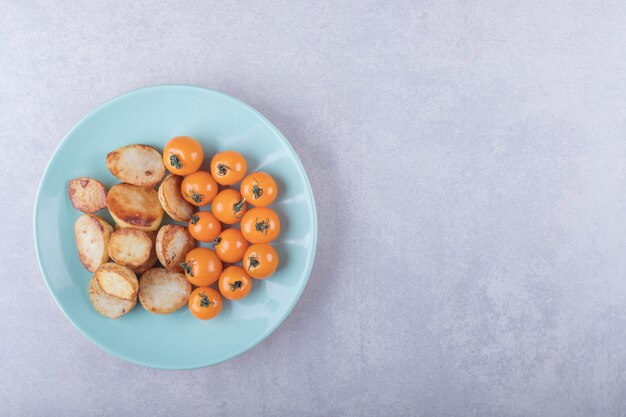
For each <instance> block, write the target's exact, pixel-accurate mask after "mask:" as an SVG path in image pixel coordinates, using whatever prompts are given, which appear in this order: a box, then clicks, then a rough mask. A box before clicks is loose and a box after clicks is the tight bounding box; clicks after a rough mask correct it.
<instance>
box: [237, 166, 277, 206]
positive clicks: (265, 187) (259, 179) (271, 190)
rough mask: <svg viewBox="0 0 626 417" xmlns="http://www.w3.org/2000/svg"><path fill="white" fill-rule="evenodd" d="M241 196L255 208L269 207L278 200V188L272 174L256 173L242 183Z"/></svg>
mask: <svg viewBox="0 0 626 417" xmlns="http://www.w3.org/2000/svg"><path fill="white" fill-rule="evenodd" d="M240 190H241V196H242V197H243V198H245V199H246V201H247V202H248V203H250V204H252V205H253V206H255V207H265V206H269V205H270V204H272V203H273V202H274V200H276V195H277V194H278V186H277V185H276V181H274V178H272V176H271V175H270V174H267V173H265V172H255V173H252V174H250V175H248V176H247V177H246V178H244V179H243V181H241V187H240Z"/></svg>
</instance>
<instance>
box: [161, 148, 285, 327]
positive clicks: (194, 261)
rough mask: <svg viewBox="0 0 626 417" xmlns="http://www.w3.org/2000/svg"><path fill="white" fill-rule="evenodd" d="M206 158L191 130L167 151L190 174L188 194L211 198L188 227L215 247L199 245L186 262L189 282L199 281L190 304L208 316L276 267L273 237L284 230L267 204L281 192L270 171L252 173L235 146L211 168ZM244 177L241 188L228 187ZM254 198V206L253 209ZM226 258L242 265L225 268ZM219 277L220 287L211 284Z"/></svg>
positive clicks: (174, 169) (174, 166) (184, 189)
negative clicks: (204, 166) (207, 208)
mask: <svg viewBox="0 0 626 417" xmlns="http://www.w3.org/2000/svg"><path fill="white" fill-rule="evenodd" d="M203 159H204V152H203V150H202V146H201V144H200V143H199V142H198V141H197V140H195V139H193V138H191V137H189V136H178V137H175V138H173V139H172V140H170V141H169V142H168V143H167V145H166V146H165V149H164V151H163V163H164V164H165V166H166V168H167V169H168V170H169V171H170V172H171V173H172V174H175V175H180V176H184V179H183V181H182V183H181V193H182V196H183V198H184V199H185V200H187V201H188V202H189V203H191V204H193V205H194V206H196V207H204V206H207V205H209V204H211V211H197V212H196V213H195V214H194V215H193V216H192V218H191V220H190V222H189V225H188V227H189V232H190V234H191V235H192V236H193V237H194V238H195V239H196V240H198V241H200V242H208V243H210V244H211V245H212V247H213V250H211V249H209V248H205V247H197V248H194V249H192V250H191V251H190V252H189V253H187V255H186V257H185V262H183V263H182V264H181V266H182V267H183V269H184V271H185V276H186V277H187V279H188V280H189V282H191V283H192V284H193V285H195V286H197V288H196V289H195V290H194V291H193V292H192V293H191V296H190V297H189V310H190V311H191V313H192V314H193V315H194V316H196V317H197V318H199V319H202V320H208V319H212V318H213V317H215V316H217V315H218V314H219V312H220V311H221V309H222V297H224V298H226V299H229V300H240V299H242V298H244V297H246V296H247V295H248V294H249V293H250V290H251V289H252V282H253V279H265V278H267V277H269V276H270V275H272V274H273V273H274V271H276V268H277V267H278V253H277V252H276V250H275V249H274V248H273V247H272V246H271V245H270V244H269V242H271V241H273V240H274V239H276V237H277V236H278V234H279V233H280V219H279V218H278V215H277V214H276V212H275V211H274V210H272V209H271V208H268V207H267V206H268V205H270V204H272V202H274V200H275V199H276V196H277V193H278V187H277V186H276V182H275V181H274V179H273V178H272V177H271V176H270V175H269V174H267V173H264V172H254V173H252V174H249V175H247V176H246V173H247V164H246V160H245V158H244V157H243V156H242V155H241V154H239V153H237V152H235V151H225V152H219V153H217V154H215V155H214V156H213V158H212V159H211V164H210V172H207V171H200V170H199V169H200V166H201V165H202V162H203ZM239 182H241V185H240V186H239V187H238V188H228V187H232V186H234V185H235V184H237V183H239ZM220 186H222V189H221V191H220ZM224 187H226V188H224ZM248 204H249V205H251V206H253V207H252V208H250V209H248ZM238 224H239V225H240V227H239V228H236V227H234V226H236V225H238ZM229 226H230V227H229ZM227 227H228V228H227ZM222 262H224V263H227V264H236V263H239V262H241V263H242V266H238V265H231V266H228V267H226V268H224V267H223V265H222ZM215 282H217V283H218V284H217V288H218V290H219V291H217V290H215V289H213V288H210V287H209V285H212V284H214V283H215Z"/></svg>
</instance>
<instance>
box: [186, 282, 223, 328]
mask: <svg viewBox="0 0 626 417" xmlns="http://www.w3.org/2000/svg"><path fill="white" fill-rule="evenodd" d="M189 311H191V314H193V315H194V316H196V317H197V318H199V319H200V320H210V319H212V318H213V317H215V316H217V315H218V314H220V311H222V296H221V295H220V293H219V292H217V291H215V290H214V289H213V288H209V287H198V288H196V289H195V290H193V291H192V293H191V295H190V296H189Z"/></svg>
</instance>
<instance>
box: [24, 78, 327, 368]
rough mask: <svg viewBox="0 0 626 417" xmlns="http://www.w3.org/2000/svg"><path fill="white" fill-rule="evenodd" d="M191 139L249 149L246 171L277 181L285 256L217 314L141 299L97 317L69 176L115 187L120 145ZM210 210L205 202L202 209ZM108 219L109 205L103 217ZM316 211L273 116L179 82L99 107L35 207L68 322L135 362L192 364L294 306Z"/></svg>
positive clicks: (39, 236) (249, 339)
mask: <svg viewBox="0 0 626 417" xmlns="http://www.w3.org/2000/svg"><path fill="white" fill-rule="evenodd" d="M178 135H189V136H193V137H195V138H196V139H198V140H199V141H200V142H201V143H202V144H203V147H204V152H205V155H206V159H207V161H205V164H204V165H203V168H204V169H207V162H208V160H210V157H211V155H212V154H214V153H215V152H217V151H222V150H227V149H233V150H236V151H238V152H240V153H241V154H243V155H244V156H245V157H246V159H247V162H248V172H253V171H259V170H262V171H266V172H268V173H269V174H271V175H272V176H273V177H274V178H275V179H276V182H277V184H278V187H279V196H278V198H277V199H276V201H275V202H274V204H272V206H271V207H272V208H273V209H274V210H276V211H277V213H278V214H279V216H280V219H281V226H282V228H281V235H280V237H279V238H278V239H277V240H276V241H275V242H273V244H274V247H275V248H276V249H277V250H278V252H279V255H280V261H281V263H280V265H279V267H278V270H277V271H276V273H275V274H274V275H273V276H272V277H270V278H269V279H266V280H255V281H254V286H253V288H252V292H251V293H250V295H249V296H248V297H247V298H245V299H244V300H241V301H232V302H231V301H228V300H225V302H224V308H223V309H222V312H221V313H220V315H219V316H218V317H217V318H215V319H213V320H209V321H200V320H196V319H195V318H194V317H193V316H192V315H191V314H190V313H189V311H188V309H187V308H182V309H180V310H178V311H176V312H174V313H172V314H169V315H163V316H158V315H154V314H151V313H149V312H147V311H146V310H144V309H143V308H142V307H141V305H140V304H139V303H137V307H135V309H134V310H133V311H131V312H130V313H129V314H127V315H125V316H123V317H121V318H119V319H117V320H110V319H108V318H106V317H103V316H101V315H100V314H98V313H96V311H95V310H94V309H93V307H92V306H91V303H90V302H89V296H88V292H87V288H88V283H89V280H90V278H91V274H90V273H89V272H88V271H86V270H85V268H83V266H82V265H81V263H80V261H79V260H78V255H77V253H76V245H75V243H74V236H73V224H74V221H75V220H76V219H77V218H78V216H79V215H80V214H81V213H79V212H78V211H76V210H74V209H73V208H72V206H71V204H70V202H69V200H68V196H67V182H68V181H69V180H70V179H73V178H76V177H80V176H86V177H93V178H97V179H99V180H100V181H102V182H103V183H104V185H105V186H107V188H108V187H110V186H112V185H113V184H116V183H118V182H119V180H117V179H116V178H115V177H113V176H112V175H111V173H110V172H109V171H108V170H107V168H106V164H105V156H106V154H107V153H108V152H110V151H112V150H113V149H116V148H118V147H120V146H124V145H129V144H132V143H142V144H148V145H152V146H154V147H156V148H157V149H159V150H162V149H163V147H164V145H165V143H166V142H167V141H168V140H169V139H170V138H172V137H174V136H178ZM205 210H206V208H205ZM98 214H99V215H102V216H103V217H104V218H105V219H107V220H109V221H110V220H111V218H110V217H109V214H108V212H107V211H106V210H102V211H101V212H99V213H98ZM316 243H317V216H316V213H315V202H314V200H313V193H312V192H311V186H310V184H309V181H308V178H307V176H306V173H305V172H304V168H303V167H302V164H301V162H300V160H299V159H298V156H297V155H296V153H295V152H294V150H293V148H292V147H291V145H289V142H287V140H286V139H285V138H284V136H283V135H282V134H281V133H280V132H279V131H278V129H276V128H275V127H274V126H273V125H272V124H271V123H270V122H269V121H268V120H267V119H265V118H264V117H263V116H262V115H261V114H259V113H258V112H257V111H256V110H254V109H253V108H252V107H250V106H248V105H247V104H245V103H242V102H241V101H239V100H236V99H234V98H232V97H229V96H227V95H225V94H222V93H218V92H215V91H211V90H207V89H203V88H198V87H191V86H182V85H163V86H155V87H148V88H143V89H140V90H135V91H131V92H129V93H126V94H124V95H121V96H119V97H117V98H114V99H113V100H111V101H109V102H107V103H105V104H103V105H102V106H100V107H98V108H97V109H95V110H94V111H92V112H91V113H90V114H89V115H87V117H85V118H84V119H83V120H81V121H80V122H79V123H78V124H77V125H76V127H74V129H72V131H71V132H70V133H69V134H68V135H67V136H66V137H65V139H63V141H62V142H61V144H60V145H59V147H58V149H57V150H56V152H55V153H54V155H53V156H52V159H51V160H50V162H49V163H48V166H47V168H46V171H45V173H44V175H43V179H42V180H41V185H40V186H39V192H38V194H37V202H36V204H35V247H36V250H37V259H38V261H39V266H40V267H41V271H42V273H43V276H44V279H45V281H46V284H47V285H48V288H49V289H50V292H51V293H52V296H53V297H54V298H55V300H56V301H57V303H58V304H59V307H61V310H63V312H64V313H65V315H66V316H67V318H68V319H69V320H70V321H71V322H72V324H74V326H76V328H77V329H78V330H80V332H81V333H83V334H84V335H85V336H86V337H87V338H88V339H89V340H91V341H92V342H93V343H95V344H96V345H98V346H100V347H101V348H102V349H104V350H106V351H108V352H110V353H112V354H114V355H116V356H118V357H120V358H122V359H125V360H127V361H130V362H134V363H137V364H140V365H145V366H150V367H155V368H165V369H189V368H198V367H202V366H207V365H212V364H215V363H218V362H221V361H224V360H227V359H230V358H232V357H233V356H236V355H238V354H240V353H242V352H244V351H246V350H248V349H250V348H252V347H253V346H255V345H256V344H257V343H259V342H260V341H262V340H263V339H265V338H266V337H267V336H268V335H269V334H270V333H272V332H273V331H274V330H275V329H276V328H277V327H278V326H279V325H280V323H282V321H283V320H284V319H285V318H286V317H287V315H288V314H289V312H290V311H291V309H292V308H293V307H294V305H295V304H296V302H297V301H298V298H299V297H300V294H301V293H302V291H303V290H304V287H305V285H306V282H307V280H308V278H309V274H310V272H311V267H312V266H313V259H314V257H315V246H316Z"/></svg>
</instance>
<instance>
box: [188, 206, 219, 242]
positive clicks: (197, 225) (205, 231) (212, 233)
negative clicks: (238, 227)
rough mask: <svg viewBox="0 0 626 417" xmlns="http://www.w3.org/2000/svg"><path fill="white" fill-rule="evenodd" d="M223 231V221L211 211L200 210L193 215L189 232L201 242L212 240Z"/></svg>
mask: <svg viewBox="0 0 626 417" xmlns="http://www.w3.org/2000/svg"><path fill="white" fill-rule="evenodd" d="M221 232H222V223H220V221H219V220H217V217H215V216H214V215H213V213H211V212H210V211H198V212H197V213H194V215H193V216H191V220H190V221H189V233H191V236H193V238H194V239H196V240H199V241H200V242H212V241H213V240H215V238H217V237H218V236H219V235H220V233H221Z"/></svg>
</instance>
